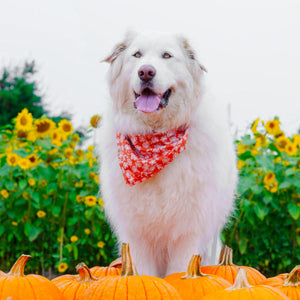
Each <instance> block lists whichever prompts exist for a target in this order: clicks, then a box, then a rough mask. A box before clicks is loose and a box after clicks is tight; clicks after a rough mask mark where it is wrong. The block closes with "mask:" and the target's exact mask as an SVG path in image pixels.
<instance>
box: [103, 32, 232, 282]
mask: <svg viewBox="0 0 300 300" xmlns="http://www.w3.org/2000/svg"><path fill="white" fill-rule="evenodd" d="M137 51H139V52H140V53H141V54H142V56H141V57H139V58H137V57H134V56H133V54H134V53H136V52H137ZM164 52H168V53H170V54H171V55H172V57H171V58H169V59H165V58H163V57H162V54H163V53H164ZM106 61H107V62H109V63H111V68H110V72H109V86H110V94H111V98H112V101H111V102H110V107H109V109H108V112H107V113H106V114H104V115H103V118H102V122H101V123H102V124H101V128H100V130H99V138H98V142H99V150H100V151H99V154H100V161H101V167H100V168H101V172H100V181H101V188H102V196H103V199H104V207H105V212H106V215H107V217H108V219H109V221H110V223H111V225H112V227H113V230H114V232H115V233H116V235H117V238H118V241H119V242H120V243H122V242H128V243H130V246H131V252H132V256H133V259H134V261H135V263H136V266H137V270H138V271H139V273H140V274H147V275H154V276H161V277H163V276H165V275H167V274H170V273H173V272H180V271H185V270H186V268H187V265H188V261H189V259H190V258H191V256H192V255H193V254H199V253H200V254H201V255H202V256H203V260H204V263H205V258H207V255H208V253H207V251H208V250H207V247H208V244H209V242H210V241H211V240H212V238H213V237H215V236H217V235H219V233H220V230H221V229H222V227H223V226H224V224H225V222H226V219H227V217H228V216H229V214H230V212H231V210H232V207H233V199H234V193H235V188H236V183H237V170H236V160H235V152H234V146H233V142H232V137H231V135H230V130H229V121H228V120H227V117H226V116H227V114H226V111H225V110H224V109H222V108H221V107H223V106H222V105H220V103H218V102H216V100H214V99H213V98H211V97H209V96H208V94H207V93H205V92H204V84H203V81H204V78H203V77H204V74H203V71H204V70H205V68H204V67H203V66H202V65H200V64H199V62H198V61H197V60H196V58H195V53H194V51H193V50H192V48H191V47H190V45H189V44H188V42H187V41H186V40H185V39H184V38H182V37H179V36H176V35H168V34H161V33H152V34H148V35H144V34H129V35H128V36H127V37H126V39H125V40H124V41H123V42H122V43H120V44H118V45H117V46H116V48H115V49H114V50H113V52H112V54H111V55H110V56H109V57H108V58H107V59H106ZM142 65H151V66H154V68H155V69H156V75H155V77H154V78H153V84H154V89H155V91H156V93H157V94H159V93H164V92H165V91H166V90H167V89H169V88H171V89H172V94H171V96H170V100H169V104H168V106H167V107H166V108H164V109H161V110H160V111H157V112H155V113H143V112H140V111H138V110H137V109H135V108H134V105H133V103H134V100H135V95H134V91H135V92H136V93H138V94H140V93H141V84H140V78H139V77H138V74H137V73H138V70H139V68H140V67H141V66H142ZM183 124H190V129H189V138H188V142H187V146H186V149H185V150H184V151H183V152H182V153H180V154H179V155H178V156H177V157H176V158H175V159H174V160H173V162H171V163H170V164H169V165H167V166H166V167H165V168H164V169H163V170H162V171H160V172H159V173H158V174H156V175H155V176H153V177H152V178H150V179H147V180H146V181H144V182H142V183H138V184H136V185H134V186H132V187H130V186H128V185H126V183H125V181H124V178H123V175H122V173H121V169H120V166H119V162H118V158H117V141H116V132H117V131H120V132H122V133H124V134H145V133H151V132H153V131H156V132H164V131H167V130H170V129H174V128H178V127H180V126H181V125H183Z"/></svg>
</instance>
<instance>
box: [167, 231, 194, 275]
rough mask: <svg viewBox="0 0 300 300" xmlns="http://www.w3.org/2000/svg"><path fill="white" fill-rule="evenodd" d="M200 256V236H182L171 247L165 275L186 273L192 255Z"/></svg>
mask: <svg viewBox="0 0 300 300" xmlns="http://www.w3.org/2000/svg"><path fill="white" fill-rule="evenodd" d="M194 254H199V236H197V235H196V234H187V235H185V236H181V237H180V238H179V239H177V240H176V241H175V242H173V243H170V246H169V261H168V267H167V271H166V274H165V275H169V274H172V273H177V272H186V270H187V266H188V263H189V260H190V259H191V257H192V255H194Z"/></svg>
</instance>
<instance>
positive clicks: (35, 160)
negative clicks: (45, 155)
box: [27, 154, 39, 167]
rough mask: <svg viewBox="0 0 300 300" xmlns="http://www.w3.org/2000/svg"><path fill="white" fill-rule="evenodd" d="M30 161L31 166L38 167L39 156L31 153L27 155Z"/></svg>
mask: <svg viewBox="0 0 300 300" xmlns="http://www.w3.org/2000/svg"><path fill="white" fill-rule="evenodd" d="M27 159H28V160H29V161H30V167H36V166H37V165H38V164H39V158H38V156H37V155H36V154H30V155H28V156H27Z"/></svg>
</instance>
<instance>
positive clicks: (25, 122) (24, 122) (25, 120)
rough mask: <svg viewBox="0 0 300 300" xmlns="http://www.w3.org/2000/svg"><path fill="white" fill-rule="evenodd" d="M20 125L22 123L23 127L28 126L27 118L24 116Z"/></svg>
mask: <svg viewBox="0 0 300 300" xmlns="http://www.w3.org/2000/svg"><path fill="white" fill-rule="evenodd" d="M20 123H21V124H22V125H26V124H27V119H26V117H25V116H23V117H22V118H21V120H20Z"/></svg>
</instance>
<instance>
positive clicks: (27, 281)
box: [26, 277, 38, 299]
mask: <svg viewBox="0 0 300 300" xmlns="http://www.w3.org/2000/svg"><path fill="white" fill-rule="evenodd" d="M33 278H34V277H33ZM34 279H35V278H34ZM31 281H32V278H31V279H30V280H28V277H26V283H28V284H29V285H30V287H31V289H32V293H33V295H34V298H36V299H38V296H37V295H36V293H35V288H34V286H33V284H32V282H31Z"/></svg>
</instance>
